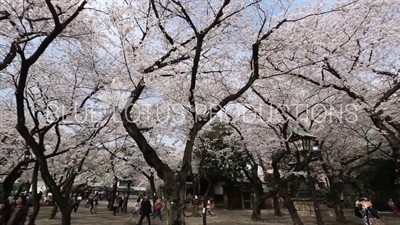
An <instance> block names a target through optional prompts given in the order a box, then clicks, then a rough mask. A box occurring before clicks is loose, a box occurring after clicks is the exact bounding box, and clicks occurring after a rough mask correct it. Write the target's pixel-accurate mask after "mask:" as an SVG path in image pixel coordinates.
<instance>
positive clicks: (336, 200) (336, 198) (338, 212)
mask: <svg viewBox="0 0 400 225" xmlns="http://www.w3.org/2000/svg"><path fill="white" fill-rule="evenodd" d="M330 180H331V179H330ZM332 181H333V179H332ZM330 190H331V193H332V196H333V208H334V210H335V216H336V221H337V222H346V218H345V216H344V212H343V207H342V201H341V198H340V196H341V194H342V191H343V183H341V182H340V183H333V182H332V183H331V187H330Z"/></svg>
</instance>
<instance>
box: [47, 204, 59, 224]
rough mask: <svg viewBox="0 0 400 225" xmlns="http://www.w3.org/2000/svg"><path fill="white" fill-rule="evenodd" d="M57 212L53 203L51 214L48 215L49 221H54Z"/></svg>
mask: <svg viewBox="0 0 400 225" xmlns="http://www.w3.org/2000/svg"><path fill="white" fill-rule="evenodd" d="M57 212H58V207H57V203H55V204H54V206H53V208H52V209H51V212H50V215H49V220H52V219H54V218H55V217H56V214H57Z"/></svg>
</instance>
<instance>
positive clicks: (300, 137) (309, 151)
mask: <svg viewBox="0 0 400 225" xmlns="http://www.w3.org/2000/svg"><path fill="white" fill-rule="evenodd" d="M316 139H317V137H315V136H313V135H311V134H309V133H307V132H304V131H293V132H292V133H291V134H290V136H289V138H288V139H287V141H288V142H292V143H294V146H295V147H296V150H297V152H298V153H299V154H300V155H301V156H303V158H304V160H305V161H306V162H305V163H306V166H305V167H306V172H307V177H308V184H309V188H310V191H311V197H312V200H313V204H314V211H315V217H316V219H317V224H318V225H323V222H322V216H321V211H320V210H319V204H318V200H317V195H316V193H315V183H314V180H313V179H312V176H311V170H310V167H309V165H308V164H309V162H307V160H308V159H309V156H310V157H311V158H316V157H319V156H320V154H321V150H320V147H319V144H318V142H317V141H315V140H316ZM312 141H314V145H313V146H312V147H311V142H312Z"/></svg>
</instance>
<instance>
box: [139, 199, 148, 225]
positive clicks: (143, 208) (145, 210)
mask: <svg viewBox="0 0 400 225" xmlns="http://www.w3.org/2000/svg"><path fill="white" fill-rule="evenodd" d="M150 214H151V203H150V201H149V198H148V197H147V195H145V196H143V201H142V204H141V206H140V220H139V222H138V224H137V225H142V221H143V219H144V217H147V222H148V223H149V225H150Z"/></svg>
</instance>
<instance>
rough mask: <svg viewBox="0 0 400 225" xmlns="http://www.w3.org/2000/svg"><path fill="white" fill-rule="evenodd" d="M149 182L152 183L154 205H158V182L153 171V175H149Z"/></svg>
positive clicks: (151, 190)
mask: <svg viewBox="0 0 400 225" xmlns="http://www.w3.org/2000/svg"><path fill="white" fill-rule="evenodd" d="M148 180H149V183H150V192H151V193H150V194H151V196H152V199H153V207H154V206H155V205H156V201H157V196H156V195H157V194H156V193H157V190H156V183H155V182H154V174H153V173H151V175H150V176H149V177H148Z"/></svg>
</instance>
